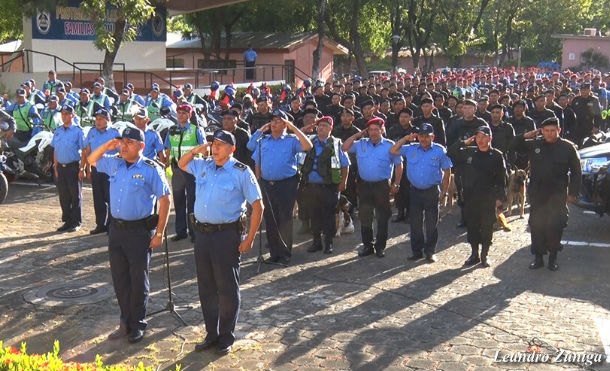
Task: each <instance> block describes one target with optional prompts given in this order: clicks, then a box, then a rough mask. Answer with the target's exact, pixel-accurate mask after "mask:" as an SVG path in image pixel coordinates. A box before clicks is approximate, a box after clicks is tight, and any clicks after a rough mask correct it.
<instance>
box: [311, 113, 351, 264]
mask: <svg viewBox="0 0 610 371" xmlns="http://www.w3.org/2000/svg"><path fill="white" fill-rule="evenodd" d="M333 124H334V120H333V118H332V117H330V116H323V117H321V118H319V119H318V120H317V121H316V130H317V133H318V135H317V136H313V137H312V138H310V140H311V142H312V143H313V148H312V149H311V150H309V151H308V152H307V154H306V155H305V158H304V161H303V166H302V167H301V186H303V187H304V188H305V189H304V194H305V197H306V204H307V206H308V207H309V215H310V216H313V217H312V218H311V232H312V235H313V244H312V245H311V246H310V247H309V248H308V249H307V251H309V252H315V251H319V250H322V248H324V253H325V254H331V253H332V252H333V237H334V236H335V233H336V230H335V227H336V226H335V209H336V207H337V202H338V201H339V193H340V192H342V191H344V190H345V188H346V186H347V175H348V168H349V159H348V158H347V154H346V153H345V152H343V151H342V150H341V145H342V143H341V139H339V138H335V137H333V136H332V135H330V133H331V131H332V129H333ZM322 232H324V246H322V236H321V233H322Z"/></svg>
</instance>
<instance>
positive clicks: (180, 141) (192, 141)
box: [164, 103, 206, 241]
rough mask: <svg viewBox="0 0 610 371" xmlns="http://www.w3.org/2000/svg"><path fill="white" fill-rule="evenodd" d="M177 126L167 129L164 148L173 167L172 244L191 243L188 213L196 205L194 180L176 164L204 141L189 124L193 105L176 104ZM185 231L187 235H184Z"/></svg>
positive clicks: (197, 131)
mask: <svg viewBox="0 0 610 371" xmlns="http://www.w3.org/2000/svg"><path fill="white" fill-rule="evenodd" d="M176 111H177V112H178V125H176V126H173V127H171V128H170V129H169V132H168V135H167V136H166V137H165V143H164V146H165V148H166V149H167V150H168V151H167V159H168V160H169V164H168V165H169V166H171V168H172V173H173V176H172V195H173V197H174V211H175V213H176V235H175V236H174V237H172V241H180V240H183V239H185V238H187V237H188V236H189V235H190V236H191V241H193V240H194V236H195V234H194V231H193V226H192V225H191V222H190V220H189V219H188V214H191V213H192V212H193V208H194V206H195V178H194V177H193V176H192V175H191V174H189V173H187V172H185V171H182V169H180V168H179V167H178V161H179V160H180V158H181V157H182V155H184V154H185V153H187V152H189V151H190V150H192V149H194V148H195V147H197V146H198V145H201V144H204V143H205V142H206V139H205V134H204V133H203V129H201V128H200V127H197V126H195V125H193V124H191V123H190V122H189V121H190V118H191V115H192V114H193V106H191V105H190V104H188V103H182V104H180V105H178V108H177V109H176ZM187 230H188V233H187Z"/></svg>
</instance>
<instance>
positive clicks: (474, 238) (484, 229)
mask: <svg viewBox="0 0 610 371" xmlns="http://www.w3.org/2000/svg"><path fill="white" fill-rule="evenodd" d="M491 138H492V133H491V129H490V128H489V126H481V127H479V128H478V130H477V134H476V135H475V136H473V137H470V138H468V139H466V140H463V141H462V140H460V141H457V142H455V143H454V144H453V145H452V146H451V147H450V148H449V151H448V155H449V156H450V157H451V159H452V160H453V162H454V164H460V165H461V170H462V187H463V196H464V217H465V219H466V230H467V233H468V242H469V243H470V247H471V249H472V253H471V254H470V257H469V258H468V260H466V262H465V263H464V265H466V266H471V265H475V264H477V263H479V262H480V263H481V265H482V266H483V267H485V268H487V267H489V260H488V259H487V254H488V252H489V247H490V246H491V240H492V234H493V224H494V222H495V220H496V209H497V208H498V207H501V206H502V202H503V201H504V200H505V199H506V168H505V166H504V158H503V156H502V152H500V151H498V150H497V149H495V148H492V147H491ZM473 143H475V144H476V146H471V145H472V144H473ZM479 245H481V256H480V258H479Z"/></svg>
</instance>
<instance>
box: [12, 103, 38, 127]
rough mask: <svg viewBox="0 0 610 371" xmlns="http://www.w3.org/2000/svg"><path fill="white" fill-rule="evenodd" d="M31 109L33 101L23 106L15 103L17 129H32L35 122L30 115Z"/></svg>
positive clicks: (14, 114) (14, 116)
mask: <svg viewBox="0 0 610 371" xmlns="http://www.w3.org/2000/svg"><path fill="white" fill-rule="evenodd" d="M30 109H32V103H30V102H25V104H24V105H23V106H21V107H19V105H15V109H14V110H13V118H14V119H15V123H16V127H15V129H16V130H17V131H30V130H32V126H33V124H34V122H33V121H32V119H31V118H30V117H28V115H29V114H30Z"/></svg>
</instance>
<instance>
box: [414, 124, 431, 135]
mask: <svg viewBox="0 0 610 371" xmlns="http://www.w3.org/2000/svg"><path fill="white" fill-rule="evenodd" d="M417 133H418V134H434V127H432V124H429V123H427V122H424V123H422V124H420V125H419V130H418V131H417Z"/></svg>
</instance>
